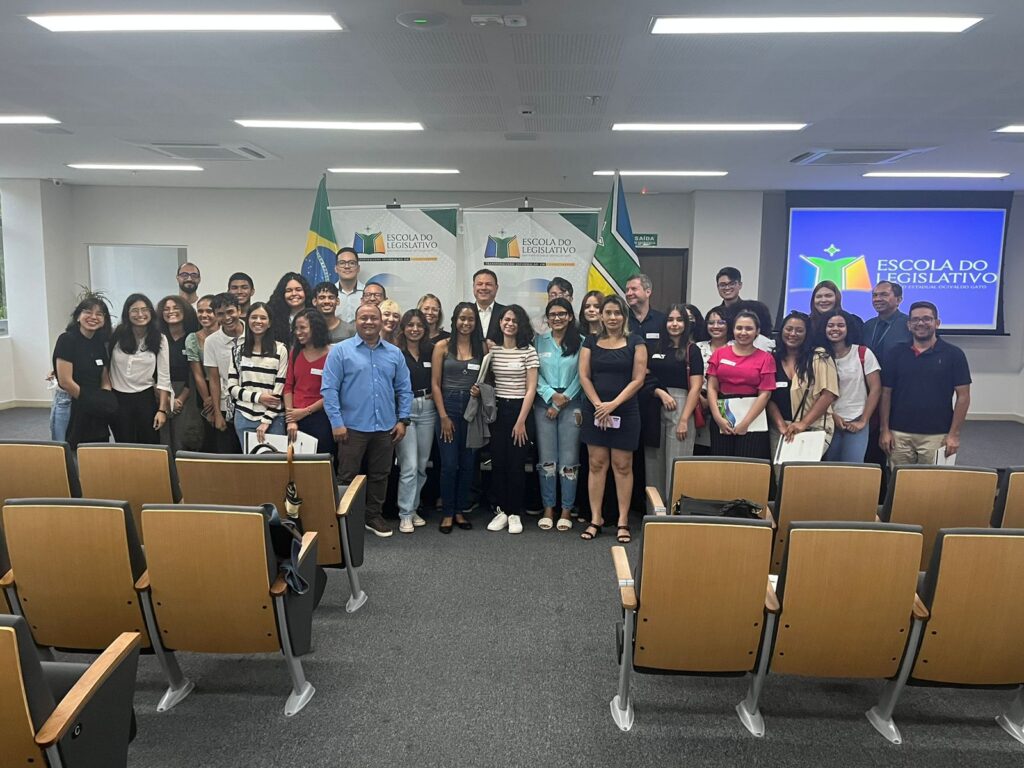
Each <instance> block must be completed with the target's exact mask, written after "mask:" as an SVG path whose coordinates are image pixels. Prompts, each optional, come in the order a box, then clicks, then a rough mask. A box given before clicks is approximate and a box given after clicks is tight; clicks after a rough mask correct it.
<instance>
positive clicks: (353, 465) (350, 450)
mask: <svg viewBox="0 0 1024 768" xmlns="http://www.w3.org/2000/svg"><path fill="white" fill-rule="evenodd" d="M338 450H339V451H340V457H339V462H338V464H339V469H338V483H339V484H341V485H348V484H349V483H351V482H352V479H353V478H354V477H355V476H356V475H358V474H359V468H360V465H361V464H362V463H363V457H364V456H365V457H366V519H367V520H372V519H373V518H375V517H382V516H383V514H382V513H383V509H384V499H385V497H386V496H387V492H388V475H389V474H390V473H391V465H392V463H393V462H394V455H395V446H394V445H393V444H392V442H391V432H389V431H382V432H359V431H358V430H355V429H349V430H348V442H345V443H342V444H341V445H339V446H338Z"/></svg>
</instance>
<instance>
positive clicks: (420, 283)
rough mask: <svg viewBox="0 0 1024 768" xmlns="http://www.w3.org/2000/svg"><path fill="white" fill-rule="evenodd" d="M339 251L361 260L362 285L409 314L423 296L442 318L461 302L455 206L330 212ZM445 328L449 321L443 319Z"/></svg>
mask: <svg viewBox="0 0 1024 768" xmlns="http://www.w3.org/2000/svg"><path fill="white" fill-rule="evenodd" d="M330 211H331V220H332V221H333V223H334V231H335V234H336V235H337V237H338V245H339V246H345V245H350V246H352V247H353V248H355V250H356V252H357V253H358V254H359V280H360V282H363V283H367V282H370V281H373V282H377V283H380V284H381V285H383V286H384V289H385V290H386V291H387V294H388V298H389V299H394V300H395V301H397V302H398V306H399V307H401V308H402V311H403V312H405V311H406V310H408V309H413V308H415V307H416V303H417V302H418V301H419V300H420V298H421V297H422V296H423V294H425V293H432V294H434V295H435V296H437V297H438V298H439V299H440V300H441V306H442V308H443V310H444V314H448V313H450V311H451V308H452V307H453V306H454V305H455V304H456V303H458V302H459V300H460V299H461V298H462V296H461V292H460V291H459V283H458V282H457V274H456V264H457V248H458V238H457V234H456V233H457V231H458V230H457V224H458V207H456V206H445V207H436V206H415V207H406V206H402V207H401V208H388V207H386V206H383V205H374V206H344V207H340V206H331V208H330ZM442 324H443V325H444V326H445V327H447V326H448V320H447V318H442Z"/></svg>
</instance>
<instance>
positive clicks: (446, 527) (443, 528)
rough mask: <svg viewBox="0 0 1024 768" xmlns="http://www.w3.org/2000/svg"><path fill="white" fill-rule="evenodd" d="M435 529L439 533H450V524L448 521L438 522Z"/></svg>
mask: <svg viewBox="0 0 1024 768" xmlns="http://www.w3.org/2000/svg"><path fill="white" fill-rule="evenodd" d="M437 530H439V531H440V532H441V533H451V532H452V524H451V523H448V525H445V524H444V523H439V524H438V526H437Z"/></svg>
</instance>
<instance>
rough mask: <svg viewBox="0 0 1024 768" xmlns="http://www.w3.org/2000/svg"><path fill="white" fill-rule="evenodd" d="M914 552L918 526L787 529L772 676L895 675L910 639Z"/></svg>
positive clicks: (801, 525)
mask: <svg viewBox="0 0 1024 768" xmlns="http://www.w3.org/2000/svg"><path fill="white" fill-rule="evenodd" d="M921 545H922V536H921V530H920V528H919V527H917V526H907V525H888V524H884V523H845V522H838V523H808V522H804V523H793V525H792V527H791V528H790V533H789V546H788V552H787V555H786V559H785V561H784V563H783V568H782V572H781V573H780V575H779V585H778V596H779V601H780V603H781V607H782V610H781V614H780V616H779V619H778V624H777V627H776V635H775V645H774V648H773V650H772V656H771V668H772V671H774V672H778V673H782V674H793V675H807V676H812V677H864V678H887V677H891V676H893V675H895V674H896V671H897V669H898V668H899V664H900V659H901V658H902V657H903V651H904V648H905V647H906V644H907V639H908V637H909V631H910V617H911V612H912V610H913V606H914V594H915V588H916V585H917V574H918V570H917V567H918V562H919V561H920V558H921Z"/></svg>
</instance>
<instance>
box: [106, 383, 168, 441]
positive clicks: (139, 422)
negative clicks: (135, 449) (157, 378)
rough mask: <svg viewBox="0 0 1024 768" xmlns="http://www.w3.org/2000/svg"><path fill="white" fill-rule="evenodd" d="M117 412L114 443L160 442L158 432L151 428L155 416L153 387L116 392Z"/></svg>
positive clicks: (114, 424) (155, 400)
mask: <svg viewBox="0 0 1024 768" xmlns="http://www.w3.org/2000/svg"><path fill="white" fill-rule="evenodd" d="M114 394H115V395H116V396H117V413H116V414H115V415H114V420H113V424H112V425H111V426H112V427H113V430H114V442H115V443H145V444H148V445H156V444H158V443H159V442H160V432H159V431H158V430H155V429H153V418H154V417H155V416H156V411H157V399H156V390H155V389H154V388H153V387H150V388H149V389H146V390H143V391H142V392H118V391H117V390H114Z"/></svg>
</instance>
